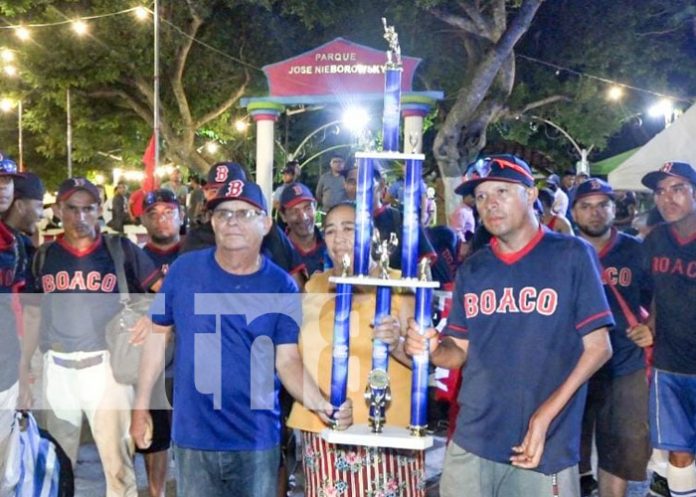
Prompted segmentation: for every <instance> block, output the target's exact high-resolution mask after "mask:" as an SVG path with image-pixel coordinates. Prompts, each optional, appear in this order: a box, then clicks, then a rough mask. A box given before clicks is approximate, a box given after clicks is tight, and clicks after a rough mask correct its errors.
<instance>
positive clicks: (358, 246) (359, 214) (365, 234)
mask: <svg viewBox="0 0 696 497" xmlns="http://www.w3.org/2000/svg"><path fill="white" fill-rule="evenodd" d="M373 177H374V163H373V161H372V159H370V158H359V159H358V184H357V189H356V193H355V250H354V251H353V254H354V261H353V271H354V274H356V275H360V276H367V274H368V272H369V270H370V248H371V246H372V205H373V195H374V188H373V185H372V182H373Z"/></svg>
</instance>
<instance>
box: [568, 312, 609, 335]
mask: <svg viewBox="0 0 696 497" xmlns="http://www.w3.org/2000/svg"><path fill="white" fill-rule="evenodd" d="M610 314H611V311H610V310H608V309H607V310H606V311H602V312H598V313H597V314H594V315H592V316H590V317H589V318H587V319H583V320H582V321H580V322H579V323H578V324H576V325H575V329H576V330H579V329H580V328H582V327H583V326H585V325H586V324H588V323H591V322H592V321H594V320H596V319H599V318H603V317H604V316H609V315H610Z"/></svg>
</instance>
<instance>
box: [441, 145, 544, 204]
mask: <svg viewBox="0 0 696 497" xmlns="http://www.w3.org/2000/svg"><path fill="white" fill-rule="evenodd" d="M484 181H504V182H507V183H517V184H520V185H523V186H526V187H528V188H529V187H532V186H534V176H533V175H532V170H531V168H530V167H529V164H527V163H526V162H525V161H524V160H522V159H520V158H519V157H516V156H514V155H512V154H502V155H491V156H489V157H484V158H482V159H479V160H477V161H476V162H473V163H472V164H469V166H468V167H467V168H466V173H465V175H464V182H463V183H462V184H461V185H459V186H458V187H457V188H456V189H455V190H454V192H455V193H457V194H459V195H462V196H466V195H469V194H473V193H474V189H475V188H476V187H477V186H478V185H479V184H481V183H483V182H484Z"/></svg>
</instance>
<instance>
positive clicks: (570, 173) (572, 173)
mask: <svg viewBox="0 0 696 497" xmlns="http://www.w3.org/2000/svg"><path fill="white" fill-rule="evenodd" d="M563 176H575V169H566V170H565V171H563Z"/></svg>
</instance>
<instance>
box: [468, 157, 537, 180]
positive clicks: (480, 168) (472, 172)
mask: <svg viewBox="0 0 696 497" xmlns="http://www.w3.org/2000/svg"><path fill="white" fill-rule="evenodd" d="M494 163H495V164H497V165H498V167H499V168H501V169H505V168H509V169H512V170H514V171H515V172H518V173H520V174H521V175H523V176H524V177H526V178H528V179H530V180H531V181H534V176H532V175H531V174H530V173H529V171H527V170H526V169H525V168H523V167H522V166H520V165H518V164H515V163H514V162H512V161H509V160H507V159H503V158H500V157H484V158H483V159H479V160H477V161H476V162H474V163H473V164H471V165H470V166H469V168H468V169H467V170H466V173H465V174H464V180H465V181H469V180H472V179H477V178H486V177H488V176H489V175H490V174H491V171H492V170H493V164H494Z"/></svg>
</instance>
